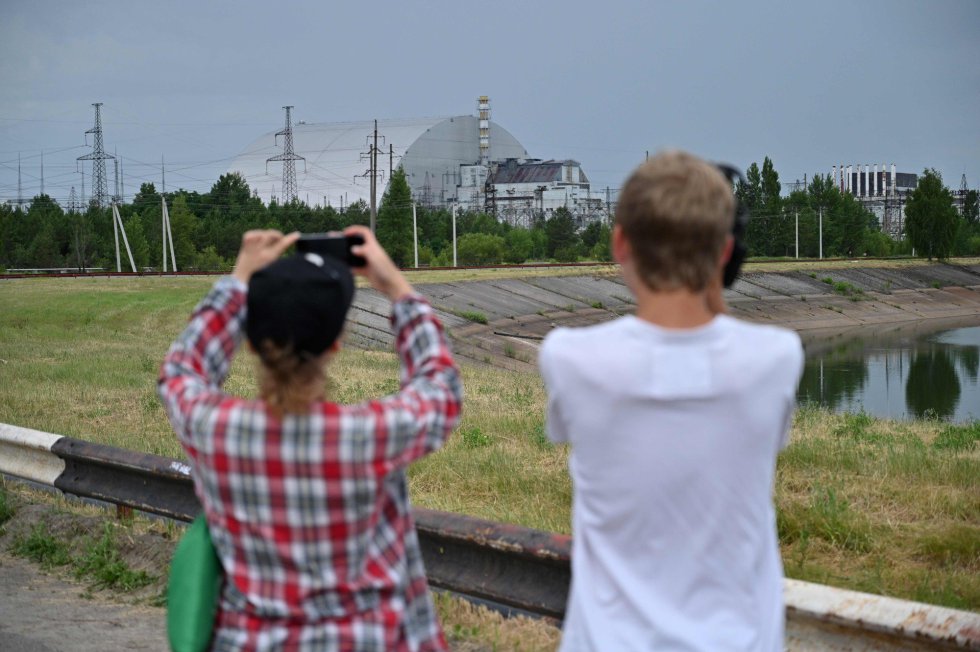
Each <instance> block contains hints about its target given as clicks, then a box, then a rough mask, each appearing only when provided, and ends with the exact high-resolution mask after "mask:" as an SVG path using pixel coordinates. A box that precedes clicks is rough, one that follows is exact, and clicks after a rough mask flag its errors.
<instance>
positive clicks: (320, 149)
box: [228, 115, 527, 209]
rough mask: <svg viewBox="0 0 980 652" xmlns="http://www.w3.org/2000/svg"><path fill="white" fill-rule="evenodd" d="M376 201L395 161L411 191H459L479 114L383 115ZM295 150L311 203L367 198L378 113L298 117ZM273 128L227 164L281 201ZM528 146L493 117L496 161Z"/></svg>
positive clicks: (426, 195) (438, 200)
mask: <svg viewBox="0 0 980 652" xmlns="http://www.w3.org/2000/svg"><path fill="white" fill-rule="evenodd" d="M377 124H378V150H379V154H378V170H379V177H378V190H377V196H378V201H379V202H380V201H381V196H382V194H383V192H384V189H385V188H386V187H387V184H388V179H389V177H390V165H391V164H392V163H393V164H394V167H395V168H396V169H397V168H398V167H399V166H401V167H402V168H403V169H404V170H405V175H406V178H407V180H408V184H409V186H410V187H411V189H412V194H413V196H415V197H416V198H418V199H419V200H420V201H423V202H425V203H430V204H445V203H446V202H448V201H452V200H453V199H454V198H455V196H456V186H457V185H458V184H459V183H460V166H461V165H464V166H465V165H474V164H478V163H479V162H480V128H479V120H478V119H477V118H476V117H474V116H468V115H464V116H454V117H448V118H418V119H408V120H378V123H377ZM292 132H293V143H294V151H295V153H296V154H297V155H299V156H302V157H303V158H305V159H306V161H305V165H304V162H303V161H297V162H296V191H297V198H298V199H299V200H300V201H303V202H306V203H308V204H311V205H330V206H333V207H334V208H338V209H339V208H343V207H345V206H349V205H350V204H352V203H354V202H356V201H358V200H364V201H365V202H366V203H370V192H371V190H370V178H369V175H368V174H367V173H368V170H369V168H370V161H369V158H368V152H369V151H370V147H371V144H372V142H373V137H374V121H373V120H368V121H364V122H339V123H322V124H320V123H308V122H303V121H300V122H298V123H296V124H294V125H293V129H292ZM275 133H276V132H274V131H270V132H268V133H266V134H263V135H262V136H260V137H259V138H258V139H257V140H255V141H254V142H253V143H251V144H250V145H249V146H248V147H247V148H245V150H244V151H243V152H242V153H241V154H239V155H238V156H237V157H236V158H235V159H234V160H233V161H232V163H231V164H230V165H229V166H228V172H238V173H240V174H242V176H244V177H245V180H246V181H247V182H248V184H249V186H250V187H251V188H252V189H253V191H256V192H257V193H258V196H259V197H260V198H261V199H262V201H263V202H266V203H268V202H269V201H271V199H272V198H273V197H275V198H276V199H277V200H278V201H281V192H282V167H281V166H282V164H281V163H277V162H272V163H268V164H267V163H266V159H268V158H269V157H272V156H276V155H277V154H282V152H283V148H282V139H281V138H280V140H279V145H277V144H276V136H275ZM526 157H527V151H526V150H525V149H524V146H523V145H521V144H520V143H519V142H518V141H517V139H516V138H514V137H513V136H512V135H511V134H510V133H509V132H508V131H507V130H506V129H504V128H503V127H501V126H500V125H498V124H496V123H493V122H491V123H490V153H489V158H490V160H491V161H501V160H504V159H508V158H520V159H523V158H526Z"/></svg>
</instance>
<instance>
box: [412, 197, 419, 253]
mask: <svg viewBox="0 0 980 652" xmlns="http://www.w3.org/2000/svg"><path fill="white" fill-rule="evenodd" d="M412 245H413V246H414V248H415V267H416V269H417V268H418V266H419V222H418V218H417V217H416V215H415V202H412Z"/></svg>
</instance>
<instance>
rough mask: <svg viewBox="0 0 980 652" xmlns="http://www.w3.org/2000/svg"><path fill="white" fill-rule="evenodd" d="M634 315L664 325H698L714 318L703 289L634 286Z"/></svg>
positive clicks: (670, 326) (690, 326) (667, 326)
mask: <svg viewBox="0 0 980 652" xmlns="http://www.w3.org/2000/svg"><path fill="white" fill-rule="evenodd" d="M634 294H635V296H636V316H637V317H638V318H639V319H642V320H643V321H646V322H649V323H651V324H655V325H656V326H661V327H663V328H697V327H698V326H704V325H705V324H707V323H709V322H710V321H711V320H712V319H714V317H715V314H714V313H713V312H712V311H711V310H710V309H709V308H708V301H707V298H706V296H705V293H704V292H692V291H691V290H688V289H687V288H680V289H677V290H664V291H654V290H650V289H649V288H647V287H640V288H635V291H634Z"/></svg>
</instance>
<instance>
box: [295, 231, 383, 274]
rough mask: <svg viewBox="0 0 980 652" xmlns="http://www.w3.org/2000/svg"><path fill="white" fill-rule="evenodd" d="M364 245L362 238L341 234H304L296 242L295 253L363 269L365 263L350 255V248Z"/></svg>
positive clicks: (361, 259)
mask: <svg viewBox="0 0 980 652" xmlns="http://www.w3.org/2000/svg"><path fill="white" fill-rule="evenodd" d="M362 244H364V236H360V235H343V234H341V233H337V234H335V233H304V234H303V235H301V236H300V237H299V240H297V241H296V251H298V252H300V253H301V254H305V253H312V254H317V255H320V256H330V257H331V258H335V259H337V260H341V261H343V262H345V263H347V264H348V265H349V266H350V267H364V265H366V264H367V261H366V260H364V258H363V257H362V256H355V255H354V254H353V253H351V247H353V246H355V245H362Z"/></svg>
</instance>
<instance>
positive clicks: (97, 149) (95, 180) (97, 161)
mask: <svg viewBox="0 0 980 652" xmlns="http://www.w3.org/2000/svg"><path fill="white" fill-rule="evenodd" d="M92 106H94V107H95V126H94V127H92V128H91V129H89V130H88V131H86V132H85V133H86V134H92V135H93V137H92V153H91V154H86V155H85V156H79V157H78V159H77V160H79V161H92V202H93V203H94V204H95V205H96V206H98V207H99V208H105V207H106V206H107V205H108V203H109V202H108V196H109V189H108V184H107V183H106V178H105V162H106V160H107V159H114V158H116V157H115V156H113V155H112V154H106V152H105V147H104V146H103V143H102V102H96V103H95V104H93V105H92ZM82 194H83V195H84V194H85V193H84V192H83V193H82Z"/></svg>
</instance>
